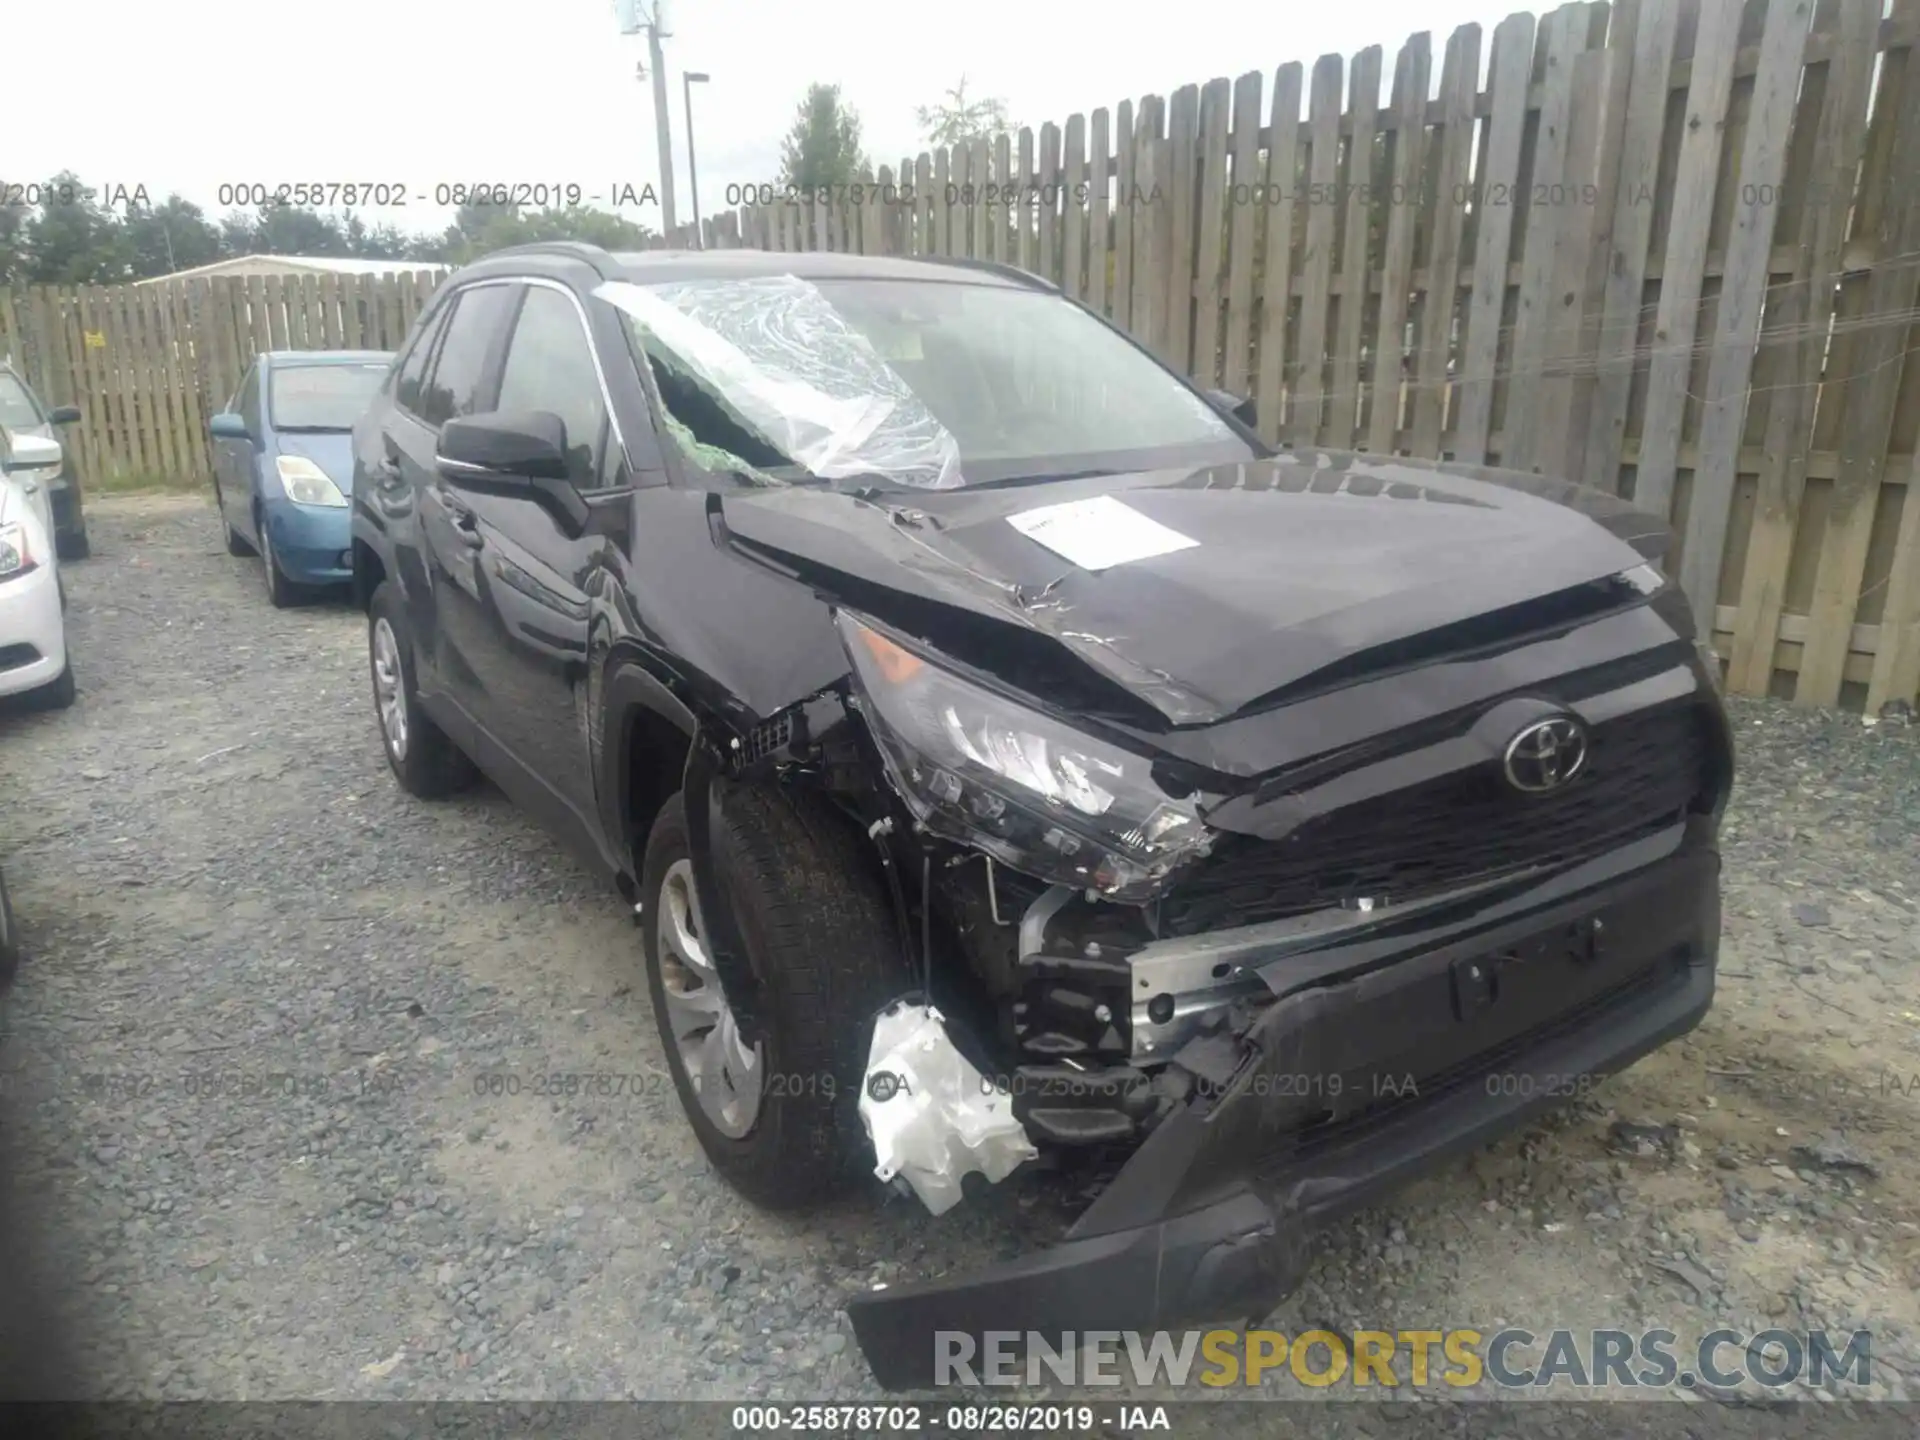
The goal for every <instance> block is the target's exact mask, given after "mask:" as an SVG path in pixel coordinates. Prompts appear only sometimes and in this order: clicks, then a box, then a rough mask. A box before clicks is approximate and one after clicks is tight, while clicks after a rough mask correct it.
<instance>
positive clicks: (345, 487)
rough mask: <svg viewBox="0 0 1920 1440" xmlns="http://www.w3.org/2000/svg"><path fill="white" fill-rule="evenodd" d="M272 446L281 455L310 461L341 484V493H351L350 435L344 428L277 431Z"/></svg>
mask: <svg viewBox="0 0 1920 1440" xmlns="http://www.w3.org/2000/svg"><path fill="white" fill-rule="evenodd" d="M274 444H275V447H276V448H277V449H278V450H279V452H280V453H281V454H282V455H299V456H302V457H304V458H305V459H308V460H311V461H312V462H313V463H314V464H316V465H318V466H319V467H320V468H321V469H322V470H324V471H325V472H326V476H327V478H328V479H329V480H331V481H333V483H334V484H336V485H338V486H339V487H340V493H341V494H342V495H351V494H352V493H353V436H352V435H350V434H348V433H347V432H345V431H339V432H337V433H336V432H333V431H327V432H316V433H313V434H304V433H299V432H289V431H286V430H281V431H277V432H276V433H275V435H274Z"/></svg>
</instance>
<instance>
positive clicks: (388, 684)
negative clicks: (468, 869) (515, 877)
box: [367, 580, 474, 800]
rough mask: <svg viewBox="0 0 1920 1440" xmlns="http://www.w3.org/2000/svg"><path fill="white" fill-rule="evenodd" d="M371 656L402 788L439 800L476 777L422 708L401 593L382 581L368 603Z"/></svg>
mask: <svg viewBox="0 0 1920 1440" xmlns="http://www.w3.org/2000/svg"><path fill="white" fill-rule="evenodd" d="M367 662H368V668H369V670H370V671H371V672H372V676H373V708H374V714H375V716H376V718H377V719H378V720H379V722H380V741H381V748H382V749H383V750H385V751H386V753H387V764H388V766H389V767H390V768H391V769H392V771H393V778H394V779H396V780H398V781H399V782H400V788H401V789H402V790H404V791H406V792H407V793H408V794H409V795H416V796H418V797H420V798H421V799H423V800H437V799H439V798H440V797H442V796H445V795H452V794H455V793H457V792H458V791H461V790H464V789H466V788H467V787H468V786H469V785H471V784H472V783H473V780H474V768H473V762H472V761H471V760H469V759H468V758H467V757H466V754H465V752H463V751H462V750H461V749H460V747H459V746H458V745H455V744H454V743H453V741H452V740H451V739H449V738H448V736H447V732H446V731H444V730H442V729H441V728H440V727H439V726H438V725H436V724H434V723H433V719H432V717H431V716H429V715H428V714H427V713H426V711H424V710H422V709H421V708H420V696H419V692H418V691H417V690H416V689H415V687H414V680H413V649H412V647H411V646H410V645H409V644H408V643H407V639H406V628H405V626H404V624H403V623H402V621H401V619H400V596H399V592H398V591H396V590H395V589H394V587H393V582H392V581H391V580H386V581H382V582H381V584H380V587H379V588H378V589H377V590H375V591H374V592H373V600H372V603H370V604H369V605H368V606H367Z"/></svg>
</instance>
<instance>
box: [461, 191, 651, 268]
mask: <svg viewBox="0 0 1920 1440" xmlns="http://www.w3.org/2000/svg"><path fill="white" fill-rule="evenodd" d="M649 238H650V234H649V232H648V230H647V228H646V226H644V225H637V224H635V223H634V222H633V221H631V220H628V219H626V218H625V217H623V216H620V215H616V214H615V213H614V212H613V211H611V210H600V209H596V208H594V207H592V206H569V207H565V208H555V209H548V210H535V211H531V212H527V211H522V210H521V209H520V208H519V207H518V206H515V205H488V206H462V207H461V209H460V211H459V212H458V214H457V215H456V216H455V217H454V222H453V224H452V225H450V226H448V227H447V232H446V234H445V235H443V236H442V237H441V238H440V241H439V243H438V244H437V245H436V246H434V247H433V254H434V256H435V257H436V258H438V259H440V260H443V261H445V262H446V263H447V264H449V265H465V264H467V263H468V262H469V261H472V260H477V259H479V258H480V257H481V256H482V255H488V254H491V253H492V252H493V251H495V250H505V249H506V248H507V247H509V246H511V245H530V244H532V243H533V242H534V241H536V240H583V241H585V242H586V243H587V244H589V245H598V246H599V247H600V248H601V249H603V250H639V249H643V248H644V247H645V246H646V243H647V241H648V239H649Z"/></svg>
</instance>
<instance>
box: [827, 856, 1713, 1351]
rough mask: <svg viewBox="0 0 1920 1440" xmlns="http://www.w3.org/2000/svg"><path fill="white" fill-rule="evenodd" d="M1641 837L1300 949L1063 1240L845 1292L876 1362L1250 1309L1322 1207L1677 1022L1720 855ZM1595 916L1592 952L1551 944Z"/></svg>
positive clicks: (1709, 975) (1694, 975) (1684, 1013)
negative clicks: (1584, 876) (1215, 1066)
mask: <svg viewBox="0 0 1920 1440" xmlns="http://www.w3.org/2000/svg"><path fill="white" fill-rule="evenodd" d="M1630 848H1631V847H1630ZM1640 858H1641V857H1640V856H1638V855H1633V856H1623V857H1620V859H1619V861H1618V863H1617V867H1616V869H1615V872H1614V873H1613V874H1612V875H1611V876H1610V877H1608V878H1606V879H1605V880H1602V881H1599V882H1596V883H1594V884H1592V885H1590V886H1588V887H1587V888H1585V889H1584V890H1582V891H1581V892H1580V893H1578V894H1574V895H1568V894H1566V893H1565V886H1564V877H1562V881H1561V882H1560V883H1553V882H1550V883H1548V884H1544V885H1542V886H1540V887H1538V890H1537V891H1535V892H1530V894H1531V895H1532V901H1531V903H1529V901H1528V896H1526V895H1521V896H1506V897H1503V899H1502V900H1501V901H1500V902H1498V903H1497V904H1496V905H1491V906H1489V907H1486V908H1485V909H1483V910H1482V911H1481V912H1479V918H1480V921H1481V922H1482V923H1478V924H1470V925H1469V924H1463V923H1462V922H1461V920H1460V917H1457V916H1456V917H1451V918H1449V919H1447V920H1436V921H1434V922H1433V923H1431V924H1428V925H1425V926H1423V927H1419V928H1414V929H1410V930H1407V929H1403V930H1400V931H1397V932H1395V933H1394V934H1392V935H1391V936H1390V937H1383V936H1381V935H1379V934H1372V935H1369V936H1368V937H1366V938H1364V939H1354V940H1352V941H1349V942H1348V943H1346V944H1343V945H1338V946H1335V947H1333V948H1331V949H1328V950H1318V951H1314V952H1312V962H1313V963H1312V966H1311V971H1312V973H1313V974H1314V975H1315V977H1316V979H1315V983H1313V984H1311V985H1309V986H1307V987H1306V988H1303V989H1300V990H1297V991H1294V992H1291V993H1288V994H1285V995H1283V996H1282V997H1281V998H1280V999H1278V1000H1276V1001H1275V1002H1274V1003H1273V1004H1272V1005H1270V1006H1269V1007H1268V1008H1267V1009H1266V1010H1265V1011H1264V1012H1263V1013H1262V1015H1261V1017H1260V1019H1259V1020H1258V1021H1257V1022H1256V1024H1255V1025H1254V1027H1253V1028H1252V1030H1251V1031H1250V1032H1249V1033H1248V1036H1247V1041H1248V1043H1249V1045H1250V1047H1251V1049H1252V1051H1253V1052H1254V1053H1253V1058H1252V1059H1251V1060H1250V1061H1249V1062H1248V1063H1246V1064H1245V1065H1243V1067H1242V1068H1241V1070H1240V1071H1239V1072H1238V1073H1237V1075H1236V1076H1235V1078H1234V1080H1233V1082H1232V1083H1231V1085H1230V1086H1229V1087H1228V1088H1227V1089H1226V1090H1225V1091H1224V1093H1222V1094H1220V1095H1218V1096H1217V1097H1215V1098H1213V1099H1210V1100H1195V1101H1192V1102H1189V1103H1188V1104H1187V1105H1185V1106H1184V1107H1182V1108H1181V1109H1179V1110H1176V1111H1175V1112H1174V1113H1173V1114H1172V1115H1170V1116H1169V1117H1168V1118H1167V1119H1166V1120H1165V1121H1164V1122H1163V1123H1162V1124H1161V1125H1160V1126H1159V1128H1158V1129H1156V1130H1155V1131H1154V1132H1153V1134H1152V1135H1151V1136H1149V1137H1148V1139H1147V1141H1146V1143H1145V1144H1144V1145H1142V1146H1141V1148H1140V1150H1139V1151H1138V1152H1137V1153H1136V1154H1135V1155H1134V1157H1133V1158H1132V1160H1130V1161H1129V1162H1128V1164H1127V1165H1126V1166H1125V1168H1124V1169H1122V1170H1121V1172H1120V1173H1119V1175H1118V1176H1116V1177H1115V1179H1114V1181H1113V1183H1112V1184H1111V1185H1110V1186H1109V1187H1108V1188H1107V1190H1106V1191H1105V1192H1104V1193H1103V1194H1102V1195H1101V1197H1100V1199H1099V1200H1098V1201H1096V1202H1095V1204H1094V1205H1093V1206H1092V1207H1091V1208H1090V1209H1089V1210H1088V1211H1087V1213H1086V1214H1085V1215H1083V1216H1082V1217H1081V1218H1080V1220H1079V1222H1078V1223H1077V1224H1076V1225H1075V1226H1074V1227H1073V1229H1072V1230H1071V1231H1069V1232H1068V1234H1067V1236H1066V1238H1065V1240H1064V1241H1063V1242H1062V1243H1061V1244H1059V1245H1057V1246H1055V1247H1053V1248H1051V1249H1048V1250H1044V1251H1041V1252H1038V1253H1036V1254H1033V1255H1029V1256H1025V1257H1022V1258H1021V1259H1019V1260H1015V1261H1012V1262H1010V1263H1007V1264H1003V1265H998V1266H994V1267H992V1268H990V1269H987V1270H984V1271H981V1272H979V1273H977V1274H975V1275H972V1276H967V1277H963V1278H960V1279H956V1280H940V1281H931V1282H927V1283H923V1284H918V1285H906V1286H900V1287H898V1288H894V1289H889V1290H883V1291H877V1292H873V1293H868V1294H863V1295H859V1296H857V1297H855V1298H853V1299H852V1300H850V1301H849V1302H848V1306H847V1311H848V1315H849V1317H850V1318H851V1320H852V1322H853V1327H854V1333H855V1335H856V1337H857V1338H858V1340H859V1343H860V1346H861V1349H862V1351H863V1352H864V1353H865V1354H866V1356H867V1359H868V1362H869V1364H870V1365H871V1366H872V1368H873V1371H874V1374H875V1376H876V1378H877V1379H878V1380H879V1381H880V1383H881V1384H882V1385H885V1386H887V1387H888V1388H890V1389H903V1388H920V1387H929V1386H932V1385H934V1384H936V1383H939V1381H940V1379H941V1377H940V1376H939V1375H938V1373H937V1371H936V1360H937V1357H938V1355H939V1354H941V1353H951V1351H947V1352H942V1351H941V1350H940V1349H939V1348H938V1347H939V1345H940V1344H941V1338H940V1337H941V1336H942V1335H943V1334H946V1335H949V1336H951V1335H952V1334H954V1333H956V1332H958V1333H964V1334H967V1335H970V1336H971V1337H972V1338H973V1342H974V1345H975V1346H976V1351H975V1352H974V1353H980V1352H981V1351H983V1350H984V1349H985V1343H986V1342H985V1338H984V1337H985V1335H986V1332H989V1331H997V1332H1002V1333H1005V1332H1017V1333H1020V1334H1025V1333H1027V1332H1040V1333H1043V1334H1057V1333H1058V1332H1061V1331H1083V1330H1086V1329H1089V1328H1097V1329H1100V1330H1153V1329H1161V1328H1168V1327H1173V1326H1183V1325H1190V1324H1198V1323H1203V1322H1208V1321H1231V1322H1234V1323H1241V1322H1246V1321H1250V1320H1253V1319H1257V1318H1258V1317H1260V1316H1262V1315H1264V1314H1266V1313H1267V1312H1268V1311H1269V1310H1271V1309H1272V1307H1273V1306H1274V1305H1275V1304H1276V1303H1278V1301H1279V1300H1280V1299H1281V1298H1282V1297H1284V1296H1285V1295H1286V1293H1287V1292H1288V1291H1289V1290H1291V1289H1292V1288H1293V1287H1294V1286H1295V1285H1296V1284H1298V1282H1299V1279H1300V1277H1301V1275H1302V1274H1303V1272H1304V1271H1305V1268H1306V1265H1307V1263H1308V1259H1309V1256H1310V1253H1311V1249H1310V1245H1311V1235H1312V1232H1313V1231H1314V1230H1315V1229H1316V1228H1318V1227H1319V1226H1322V1225H1324V1224H1325V1223H1327V1222H1328V1221H1330V1220H1332V1219H1334V1218H1336V1217H1337V1216H1339V1215H1341V1214H1344V1213H1346V1212H1349V1211H1351V1210H1353V1209H1356V1208H1358V1207H1360V1206H1362V1205H1365V1204H1367V1203H1369V1202H1370V1201H1372V1200H1373V1199H1375V1198H1377V1197H1378V1196H1379V1195H1380V1194H1382V1193H1383V1192H1385V1191H1388V1190H1391V1189H1393V1188H1397V1187H1398V1186H1399V1185H1401V1184H1404V1183H1405V1182H1406V1181H1407V1180H1409V1179H1411V1178H1412V1177H1413V1176H1414V1175H1415V1174H1417V1173H1419V1172H1420V1171H1421V1170H1423V1169H1426V1168H1428V1167H1430V1166H1432V1165H1434V1164H1437V1163H1439V1162H1440V1161H1443V1160H1445V1159H1446V1158H1448V1157H1449V1156H1452V1155H1454V1154H1457V1153H1459V1152H1461V1151H1463V1150H1466V1149H1470V1148H1472V1147H1475V1146H1477V1145H1480V1144H1483V1143H1485V1142H1486V1141H1488V1140H1490V1139H1492V1138H1493V1137H1495V1136H1497V1135H1498V1134H1500V1133H1502V1132H1504V1131H1506V1130H1508V1129H1511V1128H1513V1127H1514V1126H1516V1125H1519V1124H1521V1123H1523V1122H1525V1121H1526V1120H1528V1119H1529V1118H1531V1117H1532V1116H1534V1115H1536V1114H1538V1113H1539V1112H1541V1111H1542V1110H1545V1109H1547V1108H1549V1107H1551V1106H1553V1105H1555V1104H1557V1103H1559V1102H1560V1101H1562V1100H1563V1099H1565V1098H1567V1096H1568V1095H1569V1094H1572V1093H1577V1091H1576V1088H1575V1085H1574V1080H1575V1077H1587V1078H1588V1079H1589V1080H1590V1079H1593V1078H1597V1077H1600V1076H1604V1075H1608V1074H1612V1073H1614V1072H1616V1071H1618V1070H1621V1069H1624V1068H1625V1067H1626V1066H1628V1065H1630V1064H1632V1063H1633V1062H1634V1061H1635V1060H1638V1059H1639V1058H1640V1057H1642V1056H1643V1055H1645V1054H1647V1053H1648V1052H1649V1051H1651V1050H1654V1049H1656V1048H1658V1047H1659V1046H1660V1045H1662V1044H1664V1043H1666V1042H1667V1041H1669V1040H1671V1039H1673V1038H1674V1037H1675V1036H1678V1035H1681V1034H1684V1033H1685V1032H1686V1031H1688V1030H1690V1029H1692V1028H1693V1027H1694V1026H1695V1025H1696V1024H1698V1023H1699V1021H1700V1018H1701V1017H1702V1016H1703V1015H1704V1014H1705V1013H1706V1011H1707V1009H1708V1007H1709V1006H1710V1005H1711V1003H1712V999H1713V981H1714V959H1715V955H1716V952H1717V948H1718V938H1719V885H1718V876H1719V859H1718V855H1717V854H1716V852H1715V851H1714V849H1713V848H1712V844H1711V837H1710V835H1707V834H1701V835H1698V836H1694V837H1690V840H1689V842H1688V843H1682V844H1680V845H1679V846H1678V847H1677V848H1674V849H1672V850H1671V851H1670V852H1669V853H1668V854H1667V855H1666V856H1665V857H1664V858H1661V859H1659V860H1657V861H1655V862H1653V863H1651V864H1648V863H1644V861H1643V862H1642V863H1640V864H1638V865H1635V864H1634V863H1633V862H1634V861H1635V860H1636V859H1640ZM1594 921H1598V922H1600V925H1601V926H1602V927H1603V928H1604V930H1605V932H1606V933H1607V934H1608V935H1609V936H1610V939H1609V941H1608V945H1607V947H1606V949H1605V950H1604V952H1602V953H1590V954H1581V953H1568V952H1567V951H1566V948H1565V946H1564V945H1563V944H1562V943H1561V941H1562V937H1564V936H1566V935H1567V934H1568V933H1569V932H1570V931H1573V932H1577V931H1579V930H1581V929H1583V928H1586V927H1589V926H1590V925H1591V923H1592V922H1594ZM1476 964H1478V965H1479V966H1481V967H1483V968H1484V967H1486V966H1489V965H1492V966H1495V967H1496V968H1498V969H1499V970H1501V971H1502V972H1503V973H1505V974H1506V975H1507V977H1508V983H1507V984H1506V985H1505V986H1504V987H1501V986H1498V985H1496V987H1495V988H1494V991H1493V993H1492V995H1491V996H1490V997H1489V998H1488V1001H1487V1003H1485V1004H1483V1005H1479V1006H1477V1007H1473V1008H1470V1009H1469V1010H1468V1011H1467V1012H1466V1013H1464V1014H1463V1013H1461V1012H1460V1011H1459V1010H1458V1009H1456V1008H1455V1006H1454V1004H1453V1003H1452V1002H1451V1000H1450V999H1449V1000H1441V1001H1440V1003H1439V1004H1438V1005H1437V1006H1436V1004H1435V1002H1436V999H1437V997H1440V996H1442V995H1443V994H1444V995H1446V996H1451V995H1452V994H1454V993H1455V991H1456V987H1457V986H1458V985H1459V984H1460V983H1461V982H1460V978H1459V977H1460V976H1461V975H1462V973H1463V971H1466V970H1471V969H1472V968H1474V966H1475V965H1476ZM1528 971H1532V972H1533V973H1527V972H1528ZM1356 972H1357V973H1356ZM1303 973H1306V972H1305V971H1303ZM1331 975H1337V976H1339V977H1341V978H1335V979H1325V980H1322V979H1320V978H1318V977H1320V976H1331ZM1470 986H1471V982H1469V987H1470ZM1408 1077H1412V1078H1413V1080H1414V1087H1413V1092H1412V1093H1409V1092H1408V1090H1407V1088H1406V1079H1407V1078H1408ZM1383 1082H1384V1083H1383ZM1329 1090H1333V1091H1336V1092H1337V1094H1336V1095H1334V1096H1332V1097H1330V1096H1329V1093H1328V1092H1329ZM1330 1098H1331V1099H1332V1100H1333V1103H1331V1104H1329V1099H1330Z"/></svg>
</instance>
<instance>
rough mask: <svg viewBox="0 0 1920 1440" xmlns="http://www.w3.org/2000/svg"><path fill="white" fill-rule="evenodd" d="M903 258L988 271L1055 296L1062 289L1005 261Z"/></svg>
mask: <svg viewBox="0 0 1920 1440" xmlns="http://www.w3.org/2000/svg"><path fill="white" fill-rule="evenodd" d="M903 258H906V259H911V260H918V261H921V262H923V263H925V264H929V265H957V266H960V267H962V268H964V269H967V270H986V271H990V272H991V273H993V274H995V275H999V276H1002V277H1003V278H1005V279H1008V280H1012V281H1015V282H1016V283H1018V284H1021V285H1025V286H1026V287H1027V288H1028V289H1030V290H1051V291H1053V292H1054V293H1055V294H1058V293H1059V291H1060V287H1059V286H1058V285H1056V284H1054V283H1053V282H1052V281H1051V280H1047V279H1044V278H1042V277H1041V276H1039V275H1036V274H1034V273H1033V272H1032V271H1031V270H1022V269H1021V268H1020V267H1019V266H1018V265H1009V264H1007V263H1006V262H1005V261H1003V260H973V259H969V258H967V257H965V256H962V255H911V256H906V257H903Z"/></svg>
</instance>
